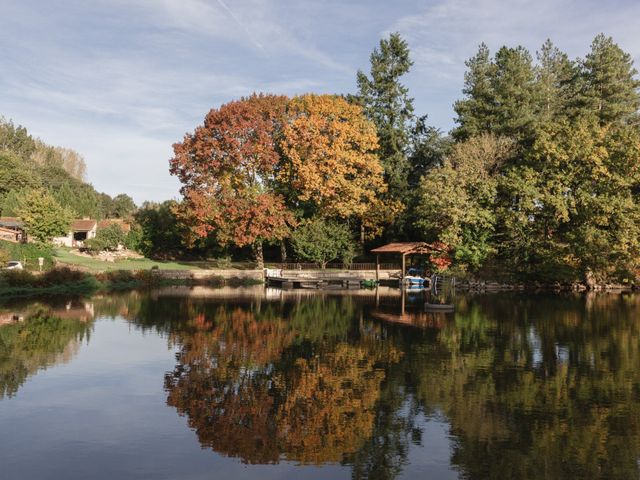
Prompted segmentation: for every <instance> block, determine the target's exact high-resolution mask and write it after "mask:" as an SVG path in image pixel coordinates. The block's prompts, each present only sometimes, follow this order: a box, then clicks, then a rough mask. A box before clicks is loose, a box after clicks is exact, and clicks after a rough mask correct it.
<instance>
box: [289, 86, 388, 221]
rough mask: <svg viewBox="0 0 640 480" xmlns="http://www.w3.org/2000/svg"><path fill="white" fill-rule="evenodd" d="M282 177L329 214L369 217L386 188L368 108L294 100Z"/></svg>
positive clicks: (320, 99)
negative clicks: (372, 206)
mask: <svg viewBox="0 0 640 480" xmlns="http://www.w3.org/2000/svg"><path fill="white" fill-rule="evenodd" d="M288 117H289V120H288V122H287V123H286V124H285V126H284V128H283V139H282V144H281V146H282V151H283V154H284V156H285V157H286V159H287V163H286V164H285V166H284V167H283V168H282V170H281V171H280V173H279V179H280V181H281V182H283V183H284V184H285V185H289V186H290V187H291V188H292V189H293V190H294V191H295V193H296V196H297V199H298V200H300V201H302V202H307V201H309V202H312V203H314V204H315V205H316V206H317V208H318V210H319V212H320V213H321V214H323V215H327V216H337V217H342V218H347V217H351V216H358V217H361V216H363V215H364V214H365V213H366V212H367V210H368V209H369V207H370V205H371V204H372V203H373V202H374V200H375V198H376V196H378V195H379V194H381V193H382V192H384V191H385V190H386V185H385V183H384V179H383V168H382V165H381V164H380V161H379V159H378V157H377V156H376V154H375V150H376V149H377V148H378V138H377V134H376V127H375V125H374V124H373V123H371V122H370V121H368V120H367V119H366V118H365V117H364V115H363V113H362V108H361V107H359V106H357V105H352V104H350V103H349V102H347V101H346V100H345V99H343V98H340V97H336V96H334V95H311V94H310V95H304V96H301V97H296V98H294V99H293V100H291V102H290V104H289V110H288Z"/></svg>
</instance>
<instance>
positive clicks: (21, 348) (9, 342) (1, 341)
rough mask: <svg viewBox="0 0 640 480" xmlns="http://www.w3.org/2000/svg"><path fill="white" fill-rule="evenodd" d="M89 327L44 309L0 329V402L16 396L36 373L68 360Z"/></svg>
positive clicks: (86, 324) (86, 335)
mask: <svg viewBox="0 0 640 480" xmlns="http://www.w3.org/2000/svg"><path fill="white" fill-rule="evenodd" d="M90 328H91V326H90V324H88V323H86V322H82V321H80V320H74V319H62V318H58V317H54V316H49V315H47V313H46V310H43V311H42V312H38V313H36V314H34V315H32V316H30V317H29V318H27V319H26V320H25V321H23V322H19V323H13V324H9V325H3V326H0V399H2V398H3V397H4V396H9V397H11V396H13V395H15V394H16V393H17V391H18V389H19V388H20V387H21V386H22V385H23V384H24V382H25V381H26V380H27V378H28V377H29V376H31V375H34V374H35V373H36V372H38V370H41V369H43V368H47V367H49V366H51V365H54V364H56V363H58V362H66V361H68V360H69V359H70V357H71V356H72V355H74V354H75V348H77V345H78V344H79V343H80V342H82V340H83V339H84V338H87V337H88V335H89V331H90Z"/></svg>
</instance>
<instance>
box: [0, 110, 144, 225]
mask: <svg viewBox="0 0 640 480" xmlns="http://www.w3.org/2000/svg"><path fill="white" fill-rule="evenodd" d="M85 174H86V164H85V161H84V158H83V157H82V155H80V154H79V153H78V152H76V151H74V150H71V149H68V148H62V147H53V146H50V145H47V144H45V143H44V142H42V141H41V140H39V139H37V138H33V137H32V136H31V135H30V134H29V132H28V131H27V129H26V128H25V127H22V126H16V125H14V124H13V122H11V121H7V120H5V119H3V118H0V215H2V216H5V217H6V216H19V210H20V208H21V205H22V204H23V203H25V202H26V200H27V197H29V196H30V195H31V194H32V193H33V192H34V191H37V192H40V193H42V192H44V193H46V195H47V196H51V197H52V199H53V200H54V201H55V204H56V205H57V206H59V207H60V208H61V209H63V210H64V209H66V210H67V211H68V213H69V215H70V216H73V217H77V218H82V217H89V218H94V219H103V218H128V217H130V216H131V215H132V214H133V213H134V212H135V210H136V205H135V203H134V201H133V199H132V198H131V197H130V196H129V195H126V194H120V195H117V196H116V197H113V198H112V197H111V196H109V195H107V194H106V193H101V192H98V191H96V190H95V188H93V186H92V185H91V184H89V183H87V182H86V181H85Z"/></svg>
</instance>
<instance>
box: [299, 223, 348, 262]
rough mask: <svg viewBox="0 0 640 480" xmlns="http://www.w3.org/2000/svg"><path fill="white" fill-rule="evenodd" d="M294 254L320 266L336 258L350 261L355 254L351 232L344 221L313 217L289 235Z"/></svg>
mask: <svg viewBox="0 0 640 480" xmlns="http://www.w3.org/2000/svg"><path fill="white" fill-rule="evenodd" d="M291 244H292V245H293V250H294V251H295V253H296V255H297V256H298V257H299V258H301V259H303V260H307V261H310V262H317V263H319V264H320V265H321V267H322V268H325V267H326V265H327V263H329V262H330V261H332V260H336V259H338V258H340V259H342V261H343V262H345V263H351V260H352V259H353V257H354V255H355V243H354V240H353V234H352V233H351V231H350V229H349V227H348V226H347V225H346V224H344V223H338V222H335V221H330V220H325V219H323V218H315V219H311V220H307V221H305V222H303V223H302V224H301V225H300V226H299V227H298V228H297V229H296V230H295V231H294V232H293V235H292V237H291Z"/></svg>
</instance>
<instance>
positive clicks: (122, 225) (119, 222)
mask: <svg viewBox="0 0 640 480" xmlns="http://www.w3.org/2000/svg"><path fill="white" fill-rule="evenodd" d="M109 225H120V228H121V229H122V231H123V232H124V233H129V231H130V230H131V225H130V224H129V223H127V222H125V221H124V220H122V219H121V218H106V219H104V220H100V221H99V222H98V230H100V229H102V228H106V227H108V226H109Z"/></svg>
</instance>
